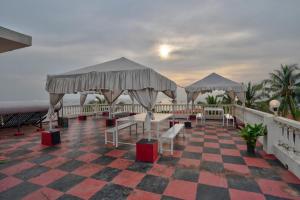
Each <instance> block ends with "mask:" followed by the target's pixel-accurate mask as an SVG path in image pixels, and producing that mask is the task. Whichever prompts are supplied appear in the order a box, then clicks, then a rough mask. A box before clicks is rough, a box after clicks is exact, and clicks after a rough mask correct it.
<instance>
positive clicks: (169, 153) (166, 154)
mask: <svg viewBox="0 0 300 200" xmlns="http://www.w3.org/2000/svg"><path fill="white" fill-rule="evenodd" d="M162 155H163V156H172V157H175V158H180V157H181V155H182V151H177V150H174V152H173V155H171V152H170V151H165V152H163V154H162Z"/></svg>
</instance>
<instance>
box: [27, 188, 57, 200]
mask: <svg viewBox="0 0 300 200" xmlns="http://www.w3.org/2000/svg"><path fill="white" fill-rule="evenodd" d="M62 195H63V193H62V192H60V191H57V190H53V189H51V188H46V187H45V188H42V189H39V190H37V191H35V192H33V193H30V194H28V195H27V196H25V197H24V198H23V199H22V200H55V199H57V198H59V197H60V196H62Z"/></svg>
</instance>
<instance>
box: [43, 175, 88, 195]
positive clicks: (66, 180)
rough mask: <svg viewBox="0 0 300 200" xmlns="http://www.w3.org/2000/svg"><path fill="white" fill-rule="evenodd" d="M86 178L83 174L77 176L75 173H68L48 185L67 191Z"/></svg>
mask: <svg viewBox="0 0 300 200" xmlns="http://www.w3.org/2000/svg"><path fill="white" fill-rule="evenodd" d="M84 179H85V178H84V177H82V176H77V175H75V174H67V175H66V176H64V177H62V178H60V179H58V180H56V181H54V182H53V183H51V184H49V185H48V187H50V188H52V189H55V190H59V191H62V192H66V191H67V190H69V189H70V188H71V187H73V186H75V185H77V184H78V183H80V182H81V181H83V180H84Z"/></svg>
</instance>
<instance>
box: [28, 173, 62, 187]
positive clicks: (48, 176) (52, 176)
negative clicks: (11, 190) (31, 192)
mask: <svg viewBox="0 0 300 200" xmlns="http://www.w3.org/2000/svg"><path fill="white" fill-rule="evenodd" d="M66 174H67V172H64V171H62V170H59V169H52V170H50V171H48V172H45V173H43V174H41V175H39V176H37V177H34V178H32V179H30V180H29V182H31V183H35V184H38V185H43V186H46V185H48V184H50V183H52V182H53V181H56V180H58V179H60V178H61V177H63V176H65V175H66Z"/></svg>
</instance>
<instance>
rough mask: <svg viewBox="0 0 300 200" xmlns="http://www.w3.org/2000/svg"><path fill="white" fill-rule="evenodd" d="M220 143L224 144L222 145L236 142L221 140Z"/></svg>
mask: <svg viewBox="0 0 300 200" xmlns="http://www.w3.org/2000/svg"><path fill="white" fill-rule="evenodd" d="M219 143H222V144H234V141H233V140H222V139H221V140H219Z"/></svg>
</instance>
